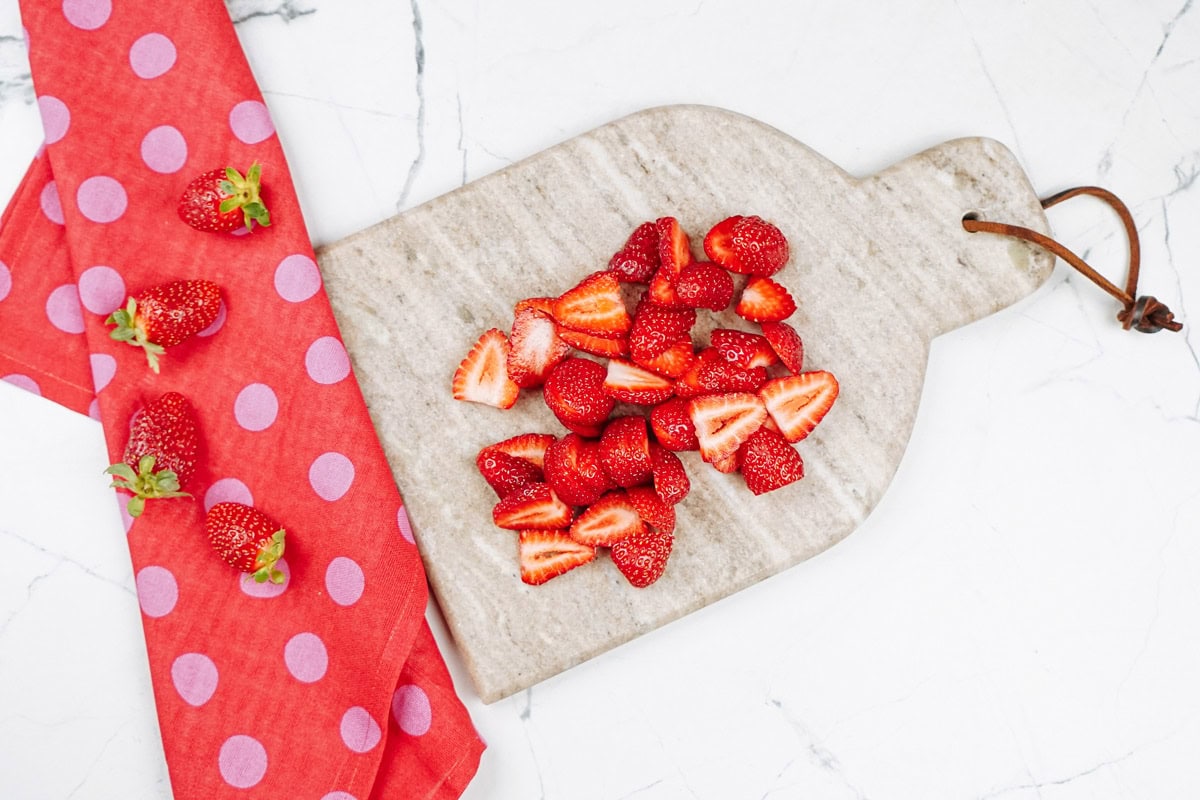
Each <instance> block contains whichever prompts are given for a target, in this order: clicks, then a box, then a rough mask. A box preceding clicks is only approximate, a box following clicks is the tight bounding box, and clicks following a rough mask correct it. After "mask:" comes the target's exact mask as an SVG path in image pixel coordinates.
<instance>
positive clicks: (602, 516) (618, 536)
mask: <svg viewBox="0 0 1200 800" xmlns="http://www.w3.org/2000/svg"><path fill="white" fill-rule="evenodd" d="M645 530H646V526H645V524H644V523H643V522H642V517H641V515H640V514H638V512H637V509H636V508H635V507H634V505H633V503H631V502H629V498H628V497H627V496H626V494H625V492H623V491H621V490H617V491H614V492H609V493H608V494H606V495H604V496H603V497H601V498H600V499H599V500H597V501H596V502H594V503H592V504H591V505H590V506H588V507H587V508H585V509H584V510H583V513H582V514H580V515H579V516H578V517H576V518H575V522H573V523H572V524H571V538H572V539H574V540H575V541H577V542H581V543H582V544H586V545H591V546H592V547H609V546H611V545H613V544H614V543H616V542H619V541H621V540H622V539H627V538H629V537H630V536H636V535H637V534H639V533H643V532H645Z"/></svg>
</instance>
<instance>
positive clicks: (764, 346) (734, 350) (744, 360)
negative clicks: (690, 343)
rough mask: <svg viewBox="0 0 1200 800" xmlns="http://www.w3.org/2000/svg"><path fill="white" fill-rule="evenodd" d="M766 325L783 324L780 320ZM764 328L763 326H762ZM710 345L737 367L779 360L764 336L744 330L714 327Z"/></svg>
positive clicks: (764, 365) (770, 363) (769, 363)
mask: <svg viewBox="0 0 1200 800" xmlns="http://www.w3.org/2000/svg"><path fill="white" fill-rule="evenodd" d="M767 324H768V325H784V324H786V323H782V322H768V323H767ZM764 330H765V328H764ZM709 341H711V342H712V346H713V347H715V348H717V351H718V352H720V354H721V357H722V358H724V359H725V360H726V361H728V362H729V363H731V364H736V365H737V366H739V367H769V366H771V365H772V364H776V363H778V362H779V356H778V355H776V353H775V351H774V350H773V349H771V343H770V342H769V341H768V340H767V337H766V336H760V335H758V334H757V333H747V332H746V331H736V330H733V329H732V328H715V329H713V332H712V334H711V335H710V336H709Z"/></svg>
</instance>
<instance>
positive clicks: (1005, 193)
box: [318, 106, 1053, 703]
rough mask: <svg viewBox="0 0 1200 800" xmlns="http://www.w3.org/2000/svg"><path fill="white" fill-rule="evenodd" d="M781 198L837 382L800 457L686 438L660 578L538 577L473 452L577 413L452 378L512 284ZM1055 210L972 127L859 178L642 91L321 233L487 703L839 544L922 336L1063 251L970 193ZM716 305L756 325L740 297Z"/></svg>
mask: <svg viewBox="0 0 1200 800" xmlns="http://www.w3.org/2000/svg"><path fill="white" fill-rule="evenodd" d="M735 213H747V214H749V213H754V214H758V215H760V216H763V217H765V218H767V219H770V220H772V221H773V222H775V223H776V224H777V225H778V226H779V227H780V228H781V229H782V230H783V232H784V233H785V235H787V237H788V239H789V241H790V243H791V248H792V259H791V262H790V263H789V265H788V266H787V267H786V268H785V269H784V270H783V271H782V272H781V273H780V274H779V275H778V276H777V279H778V280H779V281H780V282H781V283H783V284H784V285H785V286H787V287H788V288H789V289H790V290H791V292H792V293H793V295H794V296H795V297H796V299H797V302H798V303H799V310H798V311H797V312H796V314H795V315H794V316H793V317H792V318H791V319H790V320H789V322H790V323H791V324H792V325H793V326H794V327H795V328H796V329H797V330H798V331H799V333H800V335H801V337H802V338H803V340H804V344H805V351H806V354H805V368H806V369H825V370H829V371H831V372H833V373H834V374H835V375H836V376H837V378H838V380H839V382H840V385H841V395H840V397H839V399H838V401H837V403H836V404H835V406H834V408H833V410H832V411H831V412H830V414H829V416H827V417H826V419H825V420H824V421H823V422H822V424H821V425H820V426H819V427H818V428H817V430H816V431H815V432H814V434H813V435H812V436H810V437H809V438H808V439H806V440H805V441H803V442H801V443H800V445H799V449H800V453H801V455H802V457H803V458H804V462H805V468H806V477H805V478H804V480H802V481H800V482H799V483H796V484H793V485H791V486H789V487H786V488H784V489H781V490H778V491H776V492H773V493H770V494H767V495H763V496H761V497H757V498H755V497H753V496H752V495H751V494H750V493H749V491H747V490H746V488H745V486H744V483H743V481H742V479H741V477H740V476H739V475H736V474H734V475H722V474H720V473H718V472H716V471H715V470H713V469H711V468H709V467H708V466H707V465H705V464H703V463H702V462H700V460H699V456H698V454H696V453H684V454H681V455H682V456H683V460H684V464H685V466H686V468H687V470H688V474H689V476H690V477H691V479H692V492H691V494H690V495H689V496H688V497H687V499H686V500H684V502H683V503H682V504H681V505H679V506H677V508H676V511H677V515H678V524H677V528H676V544H675V551H674V553H673V555H672V557H671V560H670V563H669V565H668V569H667V572H666V574H665V575H664V576H663V578H662V579H660V580H659V581H658V582H657V583H655V584H654V585H652V586H651V587H649V588H647V589H640V590H639V589H634V588H632V587H630V586H629V584H628V583H627V582H626V581H625V579H624V578H623V577H622V576H621V575H620V573H619V572H618V571H617V570H616V568H615V567H614V566H613V565H612V564H611V562H610V561H609V559H608V557H607V555H606V554H603V555H601V557H599V558H598V559H597V560H596V561H595V562H593V563H591V564H588V565H585V566H584V567H581V568H578V569H576V570H574V571H572V572H570V573H568V574H566V575H564V576H562V577H560V578H557V579H555V580H552V581H550V582H549V583H547V584H545V585H543V586H541V587H529V586H526V585H524V584H523V583H521V581H520V578H519V573H518V567H517V545H516V535H515V534H513V533H511V532H508V531H503V530H500V529H498V528H496V527H494V526H493V525H492V522H491V516H490V512H491V507H492V505H493V504H494V503H495V500H496V498H495V495H494V493H493V492H492V490H491V489H490V488H489V487H488V486H487V484H486V483H485V482H484V481H483V479H482V478H481V477H480V476H479V475H478V473H477V472H476V471H475V466H474V458H475V454H476V453H477V452H478V450H479V449H480V448H481V447H483V446H484V445H487V444H490V443H493V442H496V441H499V440H501V439H503V438H506V437H508V436H513V435H516V434H518V433H523V432H530V431H535V432H551V433H555V434H556V435H561V434H562V433H565V431H564V430H563V429H562V427H561V426H560V425H559V424H558V423H557V422H556V420H555V419H554V417H553V415H552V414H551V413H550V412H549V410H548V409H547V408H546V406H545V404H544V403H543V402H542V399H541V395H540V391H538V390H526V391H524V392H523V393H522V398H521V399H520V400H519V401H518V403H517V405H516V406H515V407H514V408H513V409H511V410H509V411H500V410H497V409H493V408H488V407H485V406H480V405H476V404H471V403H461V402H457V401H455V400H453V399H451V396H450V377H451V375H452V374H453V372H454V369H455V367H456V366H457V365H458V362H459V361H460V360H461V359H462V357H463V356H464V355H465V354H466V352H467V351H468V350H469V349H470V347H471V344H472V343H473V342H474V340H475V339H476V337H478V335H479V334H480V333H481V332H482V331H483V330H484V329H486V328H489V327H499V328H501V329H503V330H506V331H507V330H508V328H509V326H510V325H511V320H512V307H513V304H514V303H515V302H516V301H517V300H519V299H521V298H523V297H530V296H539V295H552V294H557V293H560V292H562V291H565V290H566V289H568V288H570V287H571V286H573V285H575V283H577V282H578V281H579V280H580V279H581V278H582V277H583V276H584V275H586V274H588V273H589V272H593V271H595V270H599V269H603V268H604V267H605V265H606V264H607V262H608V259H609V257H610V256H611V255H612V253H613V252H614V251H616V250H617V249H618V248H619V247H620V246H621V245H622V244H623V243H624V241H625V238H626V237H627V236H628V235H629V233H630V232H631V231H632V230H633V228H634V227H635V226H636V225H637V224H639V223H641V222H643V221H645V220H648V219H654V218H656V217H660V216H667V215H670V216H675V217H677V218H678V219H679V220H680V222H681V223H682V224H683V226H684V228H685V230H687V231H688V232H689V233H690V234H691V235H692V239H693V249H694V250H695V251H696V252H697V253H700V254H701V255H702V252H701V247H700V245H701V243H702V239H703V235H704V233H705V232H706V231H708V229H709V228H710V227H711V226H712V225H713V224H715V223H716V222H718V221H719V220H721V219H723V218H724V217H726V216H729V215H730V214H735ZM967 213H975V214H979V215H981V216H982V217H983V218H985V219H996V220H1005V221H1009V222H1013V223H1016V224H1020V225H1025V226H1027V227H1031V228H1034V229H1036V230H1039V231H1043V232H1048V231H1047V224H1046V219H1045V216H1044V214H1043V212H1042V209H1041V206H1040V204H1039V203H1038V200H1037V197H1036V195H1035V193H1034V191H1033V189H1032V188H1031V186H1030V185H1029V182H1028V180H1027V178H1026V176H1025V174H1024V172H1023V171H1022V169H1021V166H1020V165H1019V164H1018V163H1017V161H1016V159H1015V158H1014V157H1013V155H1012V154H1011V153H1010V152H1009V151H1008V150H1007V149H1005V148H1004V147H1003V146H1002V145H1000V144H999V143H997V142H994V141H991V140H988V139H980V138H971V139H960V140H956V141H952V142H947V143H945V144H942V145H940V146H937V147H934V148H932V149H930V150H927V151H925V152H923V153H920V154H918V155H915V156H913V157H911V158H908V159H906V160H904V161H902V162H900V163H898V164H896V165H894V166H892V167H889V168H888V169H886V170H884V171H882V172H880V173H878V174H876V175H874V176H871V177H868V178H865V179H858V178H855V177H852V176H850V175H848V174H846V173H845V172H843V171H842V170H841V169H839V168H838V167H837V166H835V165H834V164H832V163H830V162H828V161H826V160H825V159H823V158H822V157H821V156H819V155H818V154H816V153H814V152H813V151H812V150H810V149H808V148H807V147H805V146H804V145H802V144H800V143H799V142H797V141H795V140H794V139H792V138H790V137H788V136H786V135H784V134H783V133H781V132H779V131H777V130H775V129H773V128H770V127H768V126H766V125H764V124H762V123H760V122H757V121H755V120H752V119H749V118H746V117H743V116H739V115H737V114H733V113H730V112H726V111H722V110H718V109H714V108H708V107H699V106H668V107H663V108H655V109H650V110H648V111H644V112H640V113H637V114H634V115H632V116H629V117H626V118H624V119H621V120H618V121H616V122H613V123H611V124H608V125H605V126H604V127H601V128H599V129H597V130H594V131H592V132H590V133H587V134H585V135H582V136H579V137H577V138H575V139H572V140H570V141H568V142H566V143H564V144H561V145H558V146H556V147H553V148H551V149H549V150H546V151H544V152H542V153H541V154H539V155H536V156H534V157H532V158H529V159H527V160H525V161H522V162H520V163H518V164H515V165H513V166H511V167H509V168H507V169H505V170H503V171H501V172H499V173H495V174H493V175H490V176H488V177H486V178H483V179H481V180H479V181H476V182H474V183H471V184H469V185H467V186H465V187H463V188H462V189H459V190H457V191H454V192H452V193H450V194H447V195H445V196H443V197H440V198H437V199H435V200H433V201H431V202H429V203H426V204H425V205H423V206H420V207H418V208H415V209H412V210H410V211H407V212H405V213H403V214H400V215H398V216H396V217H394V218H392V219H389V220H386V221H384V222H382V223H379V224H378V225H375V226H374V227H371V228H369V229H367V230H365V231H362V232H360V233H358V234H355V235H353V236H350V237H348V238H346V239H344V240H342V241H340V242H338V243H335V244H333V245H330V246H328V247H326V248H323V249H322V250H321V251H319V252H318V260H319V262H320V265H321V269H322V273H323V275H324V279H325V282H326V288H327V290H328V292H329V295H330V298H331V300H332V303H333V307H334V311H335V313H336V315H337V318H338V322H339V324H340V326H341V330H342V334H343V336H344V338H345V342H346V345H347V348H348V350H349V352H350V355H351V358H352V360H353V363H354V368H355V373H356V375H357V378H358V380H359V383H360V385H361V386H362V390H363V392H364V394H365V396H366V400H367V404H368V406H369V408H370V410H371V414H372V417H373V419H374V422H375V425H376V427H377V429H378V431H379V434H380V437H381V440H382V442H383V446H384V449H385V450H386V452H387V456H388V459H389V461H390V463H391V466H392V470H393V472H394V473H395V476H396V480H397V483H398V484H399V486H400V489H401V491H402V492H403V494H404V499H405V503H406V507H407V509H408V512H409V515H410V518H411V521H412V525H413V529H414V532H415V535H416V538H417V542H418V546H419V547H420V551H421V554H422V557H423V559H424V561H425V565H426V568H427V571H428V575H429V580H430V584H431V586H432V589H433V591H434V593H435V595H436V598H437V601H438V603H439V605H440V607H441V610H442V612H443V614H444V615H445V618H446V622H447V624H448V626H449V628H450V631H451V633H452V635H453V636H454V639H455V642H456V643H457V645H458V647H459V649H460V650H461V653H462V656H463V659H464V661H465V663H466V666H467V668H468V670H469V672H470V674H471V677H472V679H473V681H474V683H475V687H476V689H477V690H478V692H479V694H480V696H481V697H482V699H483V700H484V701H485V702H489V703H490V702H493V701H495V700H498V699H500V698H503V697H505V696H507V695H510V694H512V693H514V692H517V691H520V690H522V689H524V688H526V687H528V686H531V685H532V684H534V683H537V682H539V681H541V680H544V679H546V678H548V677H551V676H553V675H555V674H557V673H559V672H561V671H563V670H565V669H567V668H569V667H571V666H574V665H576V664H578V663H581V662H583V661H585V660H587V659H589V658H591V657H593V656H596V655H598V654H599V653H602V652H604V651H605V650H608V649H610V648H612V647H615V646H616V645H619V644H621V643H622V642H625V641H628V640H629V639H632V638H633V637H635V636H638V635H640V634H643V633H646V632H648V631H651V630H653V629H655V628H657V627H659V626H661V625H663V624H665V623H667V622H670V621H671V620H673V619H677V618H679V617H681V616H683V615H685V614H687V613H689V612H691V611H694V610H696V609H698V608H701V607H703V606H704V605H706V604H708V603H712V602H714V601H716V600H719V599H721V598H723V597H725V596H727V595H729V594H732V593H733V592H736V591H738V590H739V589H742V588H745V587H747V586H749V585H751V584H753V583H755V582H757V581H759V580H762V579H764V578H766V577H768V576H771V575H773V574H775V573H777V572H779V571H781V570H784V569H786V568H788V567H789V566H792V565H794V564H796V563H798V562H800V561H802V560H804V559H807V558H809V557H811V556H813V555H816V554H817V553H820V552H821V551H823V550H825V549H827V548H829V547H830V546H832V545H833V544H835V543H837V542H838V541H840V540H841V539H842V538H844V537H845V536H847V535H848V534H850V533H851V532H852V531H853V530H854V529H855V528H856V527H857V526H858V525H859V524H860V523H861V522H862V521H863V519H865V518H866V516H867V514H869V513H870V511H871V509H872V508H873V507H874V506H875V504H876V503H877V502H878V501H879V499H880V497H882V495H883V492H884V491H885V489H886V488H887V486H888V483H889V481H890V480H891V478H892V475H893V474H894V472H895V470H896V468H897V466H898V465H899V462H900V458H901V456H902V454H903V452H904V448H905V445H906V443H907V441H908V438H909V433H910V431H911V430H912V426H913V421H914V419H915V416H916V411H917V404H918V402H919V400H920V396H921V387H922V383H923V379H924V370H925V363H926V360H927V355H928V348H929V344H930V341H931V340H932V339H933V338H934V337H935V336H937V335H938V334H940V333H944V332H946V331H949V330H952V329H954V328H956V327H959V326H961V325H965V324H967V323H969V322H971V321H972V320H975V319H978V318H980V317H983V316H986V315H988V314H991V313H993V312H995V311H998V310H1000V309H1002V308H1004V307H1005V306H1007V305H1010V304H1012V303H1013V302H1015V301H1017V300H1018V299H1020V298H1022V297H1024V296H1026V295H1027V294H1029V293H1031V292H1032V291H1033V290H1034V289H1035V288H1037V287H1038V286H1039V285H1040V284H1041V283H1042V282H1043V281H1044V280H1045V279H1046V278H1047V277H1048V276H1049V274H1050V272H1051V269H1052V267H1053V259H1052V257H1051V256H1049V255H1047V254H1045V253H1042V252H1040V251H1037V250H1034V249H1032V248H1030V247H1029V246H1027V245H1025V244H1024V243H1021V242H1017V241H1014V240H1009V239H1006V238H1002V237H995V236H990V235H987V234H969V233H966V232H965V231H963V229H962V226H961V219H962V217H963V215H964V214H967ZM700 316H701V318H702V320H703V319H704V318H705V317H709V319H708V320H707V321H706V322H702V323H701V324H700V325H698V326H697V329H696V331H695V333H696V337H695V338H696V339H697V341H707V331H708V329H709V328H711V327H715V326H718V325H719V326H726V327H735V328H743V329H751V328H752V326H749V325H748V324H746V323H745V322H743V321H741V320H740V319H738V318H737V317H736V316H734V315H733V314H732V312H729V313H727V314H723V315H720V316H719V317H716V316H714V315H711V314H708V312H701V313H700Z"/></svg>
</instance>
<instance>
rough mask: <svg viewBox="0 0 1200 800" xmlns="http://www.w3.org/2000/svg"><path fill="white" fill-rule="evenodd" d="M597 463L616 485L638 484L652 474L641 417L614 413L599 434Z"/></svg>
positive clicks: (644, 421) (648, 446)
mask: <svg viewBox="0 0 1200 800" xmlns="http://www.w3.org/2000/svg"><path fill="white" fill-rule="evenodd" d="M600 463H601V464H603V465H604V471H605V472H607V473H608V476H609V477H610V478H612V479H613V483H615V484H617V485H618V486H637V485H638V484H642V483H646V482H648V481H649V480H650V479H651V476H652V475H653V471H654V468H653V464H651V462H650V437H649V434H647V433H646V420H645V418H644V417H616V418H614V419H612V420H610V421H609V423H608V425H606V426H605V427H604V433H603V434H601V436H600Z"/></svg>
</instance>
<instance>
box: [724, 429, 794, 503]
mask: <svg viewBox="0 0 1200 800" xmlns="http://www.w3.org/2000/svg"><path fill="white" fill-rule="evenodd" d="M738 453H739V455H740V456H741V459H742V467H741V469H742V477H743V478H745V479H746V488H748V489H749V490H750V491H751V492H753V493H754V494H756V495H759V494H764V493H766V492H773V491H775V490H776V489H778V488H779V487H781V486H787V485H788V484H789V483H795V482H796V481H798V480H800V479H801V478H803V477H804V461H802V460H801V458H800V454H799V453H797V452H796V448H794V447H792V446H791V445H790V444H788V443H787V441H786V440H785V439H784V438H783V437H782V436H780V435H779V434H778V433H775V432H774V431H768V430H762V429H760V430H758V431H755V432H754V433H753V434H751V436H750V438H749V439H747V440H746V441H745V442H744V443H743V444H742V446H741V447H740V448H739V450H738Z"/></svg>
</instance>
